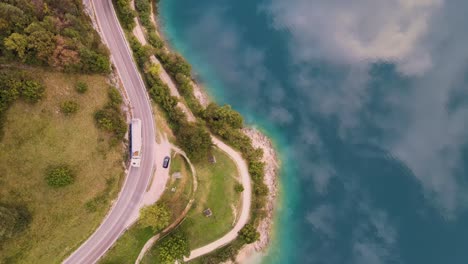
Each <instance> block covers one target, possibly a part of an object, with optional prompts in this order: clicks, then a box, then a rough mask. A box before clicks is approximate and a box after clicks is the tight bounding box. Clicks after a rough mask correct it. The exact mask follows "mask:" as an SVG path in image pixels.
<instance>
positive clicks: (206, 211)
mask: <svg viewBox="0 0 468 264" xmlns="http://www.w3.org/2000/svg"><path fill="white" fill-rule="evenodd" d="M203 215H205V216H206V217H211V216H212V215H213V212H212V211H211V209H210V208H208V209H205V210H204V211H203Z"/></svg>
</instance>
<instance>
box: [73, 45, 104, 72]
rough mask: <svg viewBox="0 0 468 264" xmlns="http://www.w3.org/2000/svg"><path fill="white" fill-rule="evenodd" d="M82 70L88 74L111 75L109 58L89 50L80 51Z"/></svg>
mask: <svg viewBox="0 0 468 264" xmlns="http://www.w3.org/2000/svg"><path fill="white" fill-rule="evenodd" d="M80 57H81V65H82V66H81V68H82V70H83V72H87V73H109V72H110V62H109V58H108V57H106V56H105V55H103V54H100V53H97V52H94V51H92V50H89V49H87V48H82V49H81V50H80Z"/></svg>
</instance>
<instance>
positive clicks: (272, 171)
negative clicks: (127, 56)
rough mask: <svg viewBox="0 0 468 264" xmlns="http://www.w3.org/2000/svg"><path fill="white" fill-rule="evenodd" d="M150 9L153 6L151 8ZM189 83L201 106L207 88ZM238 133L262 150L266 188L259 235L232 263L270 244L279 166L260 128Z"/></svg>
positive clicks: (206, 97) (156, 18) (158, 30)
mask: <svg viewBox="0 0 468 264" xmlns="http://www.w3.org/2000/svg"><path fill="white" fill-rule="evenodd" d="M152 11H154V7H153V9H152ZM151 19H152V21H153V22H154V25H156V33H157V34H158V36H159V37H160V38H161V40H163V41H164V43H165V45H164V48H165V49H167V50H168V51H170V52H177V51H176V50H175V49H174V48H173V47H172V46H171V45H170V43H169V42H168V40H167V38H166V36H165V35H164V33H163V31H162V27H163V25H162V23H161V22H160V21H159V16H158V15H157V14H154V12H152V15H151ZM191 82H192V85H193V93H194V96H195V98H196V99H197V100H198V101H199V102H200V104H201V105H202V106H203V107H206V106H207V105H208V104H210V103H211V102H214V100H213V98H212V97H211V96H210V95H209V94H208V92H207V89H206V88H205V87H204V86H203V84H202V82H201V81H200V80H198V79H194V78H193V77H192V79H191ZM242 132H243V133H244V134H245V135H246V136H247V137H249V138H250V139H251V141H252V145H253V146H254V147H255V148H260V149H262V150H263V158H262V161H263V162H264V163H265V174H264V183H265V185H266V186H267V187H268V195H267V196H266V204H265V208H264V209H265V216H264V217H262V218H261V220H260V223H259V225H258V228H257V231H258V232H259V234H260V238H259V240H257V241H256V242H254V243H252V244H246V245H245V246H243V247H242V248H241V250H240V251H239V252H238V254H237V256H236V262H242V261H245V260H247V259H249V258H251V257H253V256H254V255H257V254H261V253H264V252H265V251H266V250H267V249H268V247H269V246H270V242H271V237H272V233H273V222H274V219H275V216H276V209H277V206H278V190H279V188H278V186H279V181H278V176H279V169H280V166H281V163H280V160H279V158H278V153H277V151H276V149H275V148H274V144H273V142H272V140H271V139H270V138H269V137H268V136H266V134H264V133H263V132H262V131H260V130H259V129H257V128H255V127H253V126H246V127H244V128H243V129H242Z"/></svg>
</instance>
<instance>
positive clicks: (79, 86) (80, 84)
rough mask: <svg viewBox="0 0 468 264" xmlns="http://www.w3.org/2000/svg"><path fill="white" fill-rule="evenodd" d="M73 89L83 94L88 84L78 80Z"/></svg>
mask: <svg viewBox="0 0 468 264" xmlns="http://www.w3.org/2000/svg"><path fill="white" fill-rule="evenodd" d="M75 90H76V91H77V92H78V93H80V94H84V93H86V91H88V85H87V84H86V83H84V82H78V83H77V84H76V85H75Z"/></svg>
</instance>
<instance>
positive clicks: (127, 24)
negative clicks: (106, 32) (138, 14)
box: [115, 0, 135, 30]
mask: <svg viewBox="0 0 468 264" xmlns="http://www.w3.org/2000/svg"><path fill="white" fill-rule="evenodd" d="M115 2H116V7H117V8H116V10H117V15H118V16H119V19H120V21H121V22H122V23H123V25H122V26H123V27H124V28H125V29H127V30H132V29H133V28H134V27H135V21H134V20H133V19H134V18H135V11H133V9H131V8H130V0H116V1H115Z"/></svg>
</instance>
